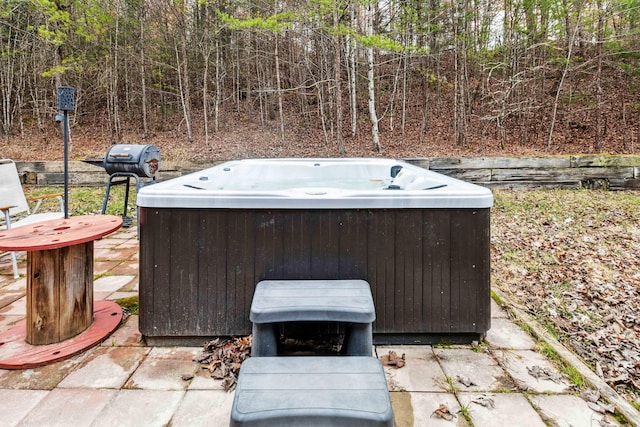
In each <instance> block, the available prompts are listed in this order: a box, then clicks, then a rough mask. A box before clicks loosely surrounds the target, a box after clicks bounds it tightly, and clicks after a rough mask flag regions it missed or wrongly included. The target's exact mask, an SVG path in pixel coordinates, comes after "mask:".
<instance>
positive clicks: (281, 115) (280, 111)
mask: <svg viewBox="0 0 640 427" xmlns="http://www.w3.org/2000/svg"><path fill="white" fill-rule="evenodd" d="M274 37H275V49H274V56H275V61H276V93H277V95H278V117H279V118H280V139H281V141H282V143H283V144H284V141H285V136H284V112H283V109H282V82H281V81H280V52H279V42H278V34H277V33H276V34H275V35H274Z"/></svg>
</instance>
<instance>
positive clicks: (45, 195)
mask: <svg viewBox="0 0 640 427" xmlns="http://www.w3.org/2000/svg"><path fill="white" fill-rule="evenodd" d="M63 195H64V193H55V194H43V195H42V196H33V197H27V201H28V202H35V201H36V200H43V199H53V198H54V197H62V196H63Z"/></svg>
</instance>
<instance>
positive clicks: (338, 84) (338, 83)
mask: <svg viewBox="0 0 640 427" xmlns="http://www.w3.org/2000/svg"><path fill="white" fill-rule="evenodd" d="M339 23H340V22H339V17H338V7H337V6H336V7H335V8H334V10H333V26H334V28H336V29H337V28H338V25H339ZM333 48H334V51H335V52H334V76H335V88H336V142H337V144H338V153H340V154H341V155H342V154H344V153H345V151H344V141H343V139H342V75H341V73H340V68H341V67H340V65H341V63H342V59H341V58H342V56H341V55H340V49H341V47H340V35H339V34H336V35H334V36H333Z"/></svg>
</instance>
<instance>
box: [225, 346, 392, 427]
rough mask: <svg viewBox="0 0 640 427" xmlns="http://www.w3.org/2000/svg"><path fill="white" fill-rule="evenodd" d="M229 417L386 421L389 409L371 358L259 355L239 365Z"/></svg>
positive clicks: (241, 421)
mask: <svg viewBox="0 0 640 427" xmlns="http://www.w3.org/2000/svg"><path fill="white" fill-rule="evenodd" d="M231 419H232V425H236V426H254V425H256V426H257V425H263V424H261V423H265V422H268V423H270V425H279V426H286V425H303V424H304V425H316V424H313V421H312V420H315V422H317V425H365V426H391V425H393V412H392V409H391V401H390V399H389V392H388V390H387V383H386V379H385V376H384V371H383V369H382V365H381V364H380V362H379V361H378V360H377V359H376V358H374V357H358V356H355V357H316V356H312V357H260V358H250V359H247V360H245V361H244V362H243V364H242V368H241V371H240V377H239V379H238V385H237V388H236V395H235V397H234V402H233V407H232V413H231ZM234 423H235V424H234Z"/></svg>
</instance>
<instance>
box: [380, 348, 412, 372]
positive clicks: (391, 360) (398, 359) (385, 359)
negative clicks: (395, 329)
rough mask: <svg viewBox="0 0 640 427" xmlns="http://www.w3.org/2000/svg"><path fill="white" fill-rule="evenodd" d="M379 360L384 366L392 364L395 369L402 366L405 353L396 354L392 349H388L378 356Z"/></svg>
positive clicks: (404, 361)
mask: <svg viewBox="0 0 640 427" xmlns="http://www.w3.org/2000/svg"><path fill="white" fill-rule="evenodd" d="M380 360H381V361H382V364H383V365H384V366H393V367H394V368H396V369H399V368H402V367H403V366H404V365H405V364H406V359H405V354H404V353H402V356H398V354H397V353H396V352H395V351H393V350H389V354H384V355H382V356H380Z"/></svg>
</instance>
